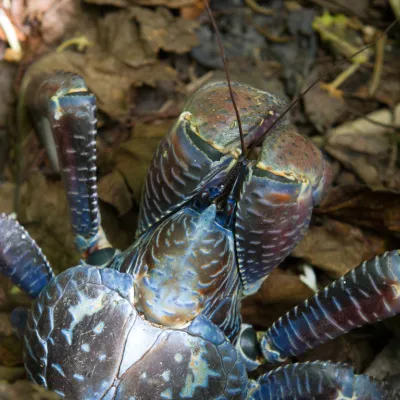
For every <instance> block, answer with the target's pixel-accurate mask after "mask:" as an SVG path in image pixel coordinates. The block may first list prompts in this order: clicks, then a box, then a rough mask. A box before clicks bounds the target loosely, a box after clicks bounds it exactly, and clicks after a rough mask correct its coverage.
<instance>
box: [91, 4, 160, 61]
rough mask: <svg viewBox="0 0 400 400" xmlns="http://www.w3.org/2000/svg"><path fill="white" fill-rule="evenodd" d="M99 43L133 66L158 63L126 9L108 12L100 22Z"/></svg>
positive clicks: (106, 50)
mask: <svg viewBox="0 0 400 400" xmlns="http://www.w3.org/2000/svg"><path fill="white" fill-rule="evenodd" d="M98 43H99V44H100V45H101V47H102V48H103V49H104V52H105V53H108V54H111V55H113V56H114V57H115V58H116V59H118V60H119V61H121V62H123V63H125V64H127V65H130V66H131V67H135V68H137V67H141V66H143V65H149V64H154V63H156V61H157V59H156V55H155V53H154V52H153V51H152V50H151V49H150V48H149V46H148V45H147V44H146V42H144V41H143V40H142V39H141V38H140V36H139V32H138V28H137V26H136V24H135V23H134V22H133V21H132V18H130V17H129V15H128V14H127V12H126V11H121V12H114V13H108V14H106V15H105V17H104V18H103V19H101V20H100V22H99V33H98Z"/></svg>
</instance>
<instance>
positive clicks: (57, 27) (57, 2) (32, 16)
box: [25, 0, 82, 44]
mask: <svg viewBox="0 0 400 400" xmlns="http://www.w3.org/2000/svg"><path fill="white" fill-rule="evenodd" d="M26 4H27V6H26V10H25V17H27V18H28V19H29V20H31V21H35V20H37V21H39V23H40V32H41V36H42V38H43V40H44V42H46V43H47V44H51V43H54V42H56V41H57V40H59V39H61V37H62V36H63V35H64V33H65V31H66V29H67V28H68V27H70V26H71V24H72V23H73V22H74V20H75V19H77V16H78V15H79V14H80V13H81V12H82V11H81V10H80V1H79V0H30V1H28V2H27V3H26Z"/></svg>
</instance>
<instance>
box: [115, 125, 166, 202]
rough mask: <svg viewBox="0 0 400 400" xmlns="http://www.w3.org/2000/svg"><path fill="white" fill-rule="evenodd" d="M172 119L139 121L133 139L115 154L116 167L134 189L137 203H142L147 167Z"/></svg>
mask: <svg viewBox="0 0 400 400" xmlns="http://www.w3.org/2000/svg"><path fill="white" fill-rule="evenodd" d="M172 123H173V122H172V121H171V120H165V121H162V122H161V123H153V124H143V123H137V124H136V126H135V128H134V134H133V137H132V139H130V140H128V141H126V142H124V143H122V144H121V146H120V148H119V149H118V150H117V152H116V154H115V158H114V160H115V163H116V169H117V170H118V171H119V172H120V173H121V174H122V176H123V177H124V179H125V181H126V182H127V184H128V186H129V188H130V189H131V190H132V193H133V198H134V199H135V202H136V204H139V203H140V198H141V194H142V188H143V185H144V180H145V178H146V174H147V169H148V167H149V165H150V162H151V160H152V158H153V154H154V151H155V150H156V148H157V145H158V143H159V141H160V140H161V139H162V138H163V137H164V136H165V135H166V134H167V133H168V131H169V129H170V127H171V125H172Z"/></svg>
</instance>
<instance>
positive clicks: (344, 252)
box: [292, 219, 375, 278]
mask: <svg viewBox="0 0 400 400" xmlns="http://www.w3.org/2000/svg"><path fill="white" fill-rule="evenodd" d="M292 255H293V256H294V257H300V258H303V259H304V260H306V261H307V262H308V263H310V264H312V265H314V266H316V267H318V268H321V269H323V270H324V271H326V272H327V273H328V274H329V275H330V276H331V277H333V278H339V277H341V276H342V275H344V274H346V273H347V272H349V271H350V270H352V269H353V268H355V267H357V266H358V265H360V264H361V262H362V261H365V260H367V259H370V258H372V257H373V256H375V253H374V252H373V251H372V250H371V246H370V244H369V241H368V240H367V238H366V237H365V236H364V234H363V231H362V230H361V229H359V228H357V227H355V226H352V225H349V224H345V223H342V222H339V221H335V220H328V219H327V220H325V223H324V225H323V226H312V227H311V228H310V229H309V230H308V231H307V232H306V234H305V236H304V238H303V239H302V240H301V242H300V243H299V244H298V245H297V247H296V248H295V249H294V250H293V252H292Z"/></svg>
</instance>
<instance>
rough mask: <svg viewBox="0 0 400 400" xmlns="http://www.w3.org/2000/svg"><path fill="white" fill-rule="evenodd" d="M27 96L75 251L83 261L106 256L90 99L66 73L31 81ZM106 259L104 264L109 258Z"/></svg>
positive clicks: (80, 82) (83, 87)
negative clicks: (58, 182) (61, 194)
mask: <svg viewBox="0 0 400 400" xmlns="http://www.w3.org/2000/svg"><path fill="white" fill-rule="evenodd" d="M26 93H27V94H26V96H25V98H26V99H28V101H27V107H28V110H29V112H30V115H31V116H32V119H33V121H34V123H35V127H36V130H37V131H38V134H39V136H40V137H41V138H42V141H43V142H44V145H45V146H46V149H47V151H48V153H49V155H50V158H51V160H52V164H53V165H55V166H57V165H60V166H61V173H62V176H63V180H64V183H65V187H66V192H67V199H68V204H69V209H70V214H71V223H72V227H73V230H74V232H75V244H76V246H77V248H78V250H79V251H80V252H81V253H83V255H84V256H85V258H87V257H89V256H90V255H91V254H93V253H94V252H95V251H98V250H101V249H107V250H110V248H111V245H110V244H109V242H108V241H107V238H106V237H105V234H104V232H103V230H102V229H101V226H100V214H99V208H98V197H97V186H96V163H95V162H96V122H97V119H96V99H95V96H94V95H93V94H92V93H90V92H89V91H88V88H87V87H86V85H85V82H84V81H83V79H82V78H81V77H80V76H78V75H76V74H72V73H65V72H59V73H56V74H53V75H49V76H47V75H45V76H39V77H37V78H34V79H33V80H32V82H31V83H30V84H29V85H28V87H27V91H26ZM54 145H56V146H57V153H58V158H57V157H56V156H55V149H54ZM103 253H104V252H103ZM106 253H107V255H106V259H109V254H108V253H110V252H109V251H106ZM111 253H112V254H114V252H113V251H112V252H111ZM98 255H99V252H97V258H99V257H98ZM92 258H93V257H92ZM100 258H104V254H103V257H100ZM92 261H93V260H92ZM98 262H99V260H94V263H95V264H98ZM101 263H103V262H101Z"/></svg>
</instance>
